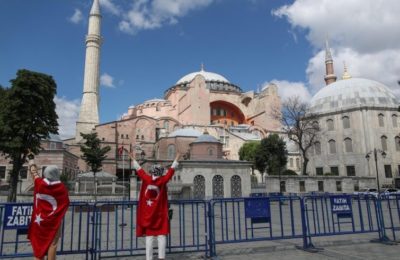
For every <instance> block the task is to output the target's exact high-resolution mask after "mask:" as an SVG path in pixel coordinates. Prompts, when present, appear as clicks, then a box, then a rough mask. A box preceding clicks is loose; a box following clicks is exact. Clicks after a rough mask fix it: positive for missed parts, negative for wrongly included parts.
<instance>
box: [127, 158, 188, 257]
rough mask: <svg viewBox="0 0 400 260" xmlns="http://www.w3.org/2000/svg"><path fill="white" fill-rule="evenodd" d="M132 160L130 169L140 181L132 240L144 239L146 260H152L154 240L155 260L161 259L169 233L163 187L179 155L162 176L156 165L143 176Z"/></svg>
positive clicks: (172, 171) (161, 169)
mask: <svg viewBox="0 0 400 260" xmlns="http://www.w3.org/2000/svg"><path fill="white" fill-rule="evenodd" d="M131 157H132V159H133V168H134V169H135V170H136V173H137V176H138V177H139V178H140V179H141V180H142V185H141V188H140V193H139V203H138V207H137V211H136V236H137V237H142V236H145V237H146V260H152V259H153V241H154V238H155V237H157V240H158V259H165V249H166V245H167V237H166V236H167V235H168V234H169V232H170V227H169V220H168V195H167V183H168V182H169V180H171V178H172V177H173V175H174V173H175V169H176V168H177V167H178V165H179V164H178V160H179V157H180V155H179V153H178V154H177V155H176V157H175V159H174V161H173V163H172V165H171V167H170V168H169V169H168V171H167V172H166V173H165V174H164V169H163V168H162V167H161V166H160V165H153V166H152V168H151V170H150V173H151V174H148V173H146V172H145V171H144V170H143V169H142V167H141V166H140V165H139V163H138V162H137V161H136V160H135V158H134V156H133V155H132V154H131Z"/></svg>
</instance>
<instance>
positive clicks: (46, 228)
mask: <svg viewBox="0 0 400 260" xmlns="http://www.w3.org/2000/svg"><path fill="white" fill-rule="evenodd" d="M33 198H34V200H33V211H32V218H31V223H30V225H29V230H28V239H29V240H30V241H31V244H32V248H33V254H34V255H35V257H37V258H43V257H44V256H45V255H46V253H47V250H48V249H49V247H50V245H51V243H52V242H53V239H54V237H55V235H56V233H57V231H58V229H59V228H60V225H61V223H62V220H63V218H64V215H65V213H66V212H67V210H68V206H69V198H68V190H67V188H66V187H65V186H64V184H63V183H61V182H60V181H52V182H50V181H49V180H47V179H42V178H36V179H35V189H34V194H33Z"/></svg>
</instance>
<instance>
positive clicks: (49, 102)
mask: <svg viewBox="0 0 400 260" xmlns="http://www.w3.org/2000/svg"><path fill="white" fill-rule="evenodd" d="M10 82H11V87H10V88H9V89H4V88H0V89H1V90H0V107H1V108H0V151H1V153H2V154H4V155H6V157H7V158H10V159H11V163H12V164H13V170H12V172H11V178H10V193H9V196H8V201H15V200H16V187H17V183H18V174H19V171H20V169H21V167H22V165H23V164H24V163H25V159H26V155H27V153H28V150H31V151H32V152H33V153H34V154H37V153H38V152H39V149H40V142H41V140H42V139H45V138H48V136H49V134H50V133H51V134H57V133H58V123H57V119H58V116H57V114H56V105H55V103H54V96H55V94H56V88H57V86H56V83H55V82H54V80H53V78H52V77H51V76H49V75H46V74H42V73H38V72H33V71H28V70H19V71H18V72H17V77H16V78H15V79H13V80H11V81H10Z"/></svg>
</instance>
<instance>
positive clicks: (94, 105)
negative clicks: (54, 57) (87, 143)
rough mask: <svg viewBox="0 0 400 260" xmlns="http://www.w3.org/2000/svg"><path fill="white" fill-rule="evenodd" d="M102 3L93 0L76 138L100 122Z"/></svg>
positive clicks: (77, 139) (78, 138)
mask: <svg viewBox="0 0 400 260" xmlns="http://www.w3.org/2000/svg"><path fill="white" fill-rule="evenodd" d="M100 24H101V14H100V4H99V0H93V5H92V9H91V10H90V15H89V29H88V34H87V36H86V58H85V75H84V80H83V95H82V103H81V109H80V111H79V119H78V122H76V135H75V140H76V141H77V142H78V141H80V140H81V139H82V137H81V135H80V133H85V134H87V133H90V132H91V131H92V130H93V128H94V127H95V125H98V124H99V99H100V98H99V81H100V79H99V76H100V46H101V36H100Z"/></svg>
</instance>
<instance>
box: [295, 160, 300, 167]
mask: <svg viewBox="0 0 400 260" xmlns="http://www.w3.org/2000/svg"><path fill="white" fill-rule="evenodd" d="M296 168H297V169H300V158H296Z"/></svg>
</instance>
